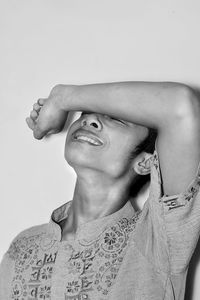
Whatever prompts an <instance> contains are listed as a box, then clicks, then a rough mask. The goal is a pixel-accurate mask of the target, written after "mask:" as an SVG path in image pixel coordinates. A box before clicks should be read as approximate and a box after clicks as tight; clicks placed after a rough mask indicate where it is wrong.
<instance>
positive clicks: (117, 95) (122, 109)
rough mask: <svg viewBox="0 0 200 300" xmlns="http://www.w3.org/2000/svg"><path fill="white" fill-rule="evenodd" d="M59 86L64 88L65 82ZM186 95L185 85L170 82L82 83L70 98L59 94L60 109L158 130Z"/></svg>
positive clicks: (183, 100) (182, 103) (183, 103)
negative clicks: (95, 113)
mask: <svg viewBox="0 0 200 300" xmlns="http://www.w3.org/2000/svg"><path fill="white" fill-rule="evenodd" d="M62 88H63V90H65V86H64V85H62ZM66 88H67V86H66ZM189 94H190V89H189V88H188V87H187V86H185V85H182V84H180V83H172V82H118V83H103V84H91V85H81V86H76V87H75V88H74V90H73V92H72V93H71V94H70V101H69V99H67V96H66V97H62V108H63V109H66V110H68V111H69V110H74V111H84V110H85V111H90V112H97V113H101V114H108V115H110V116H113V117H117V118H121V119H124V120H127V121H129V122H133V123H137V124H140V125H144V126H147V127H154V128H158V129H159V128H162V127H163V126H167V123H168V122H170V119H172V118H173V116H174V115H175V114H177V113H178V111H179V112H180V111H181V109H182V110H183V107H185V106H187V102H188V99H189V98H190V96H189ZM180 107H181V109H180Z"/></svg>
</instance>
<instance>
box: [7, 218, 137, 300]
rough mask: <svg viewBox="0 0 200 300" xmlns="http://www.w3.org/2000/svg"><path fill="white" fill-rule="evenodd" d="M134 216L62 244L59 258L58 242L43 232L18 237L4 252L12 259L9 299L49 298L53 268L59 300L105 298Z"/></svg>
mask: <svg viewBox="0 0 200 300" xmlns="http://www.w3.org/2000/svg"><path fill="white" fill-rule="evenodd" d="M138 218H139V214H136V215H134V216H133V217H132V218H130V219H128V218H123V219H121V220H119V221H118V222H117V223H116V224H114V225H112V226H110V227H109V226H108V227H106V228H105V229H104V231H103V232H102V233H101V234H100V235H99V236H97V237H95V239H94V240H89V241H88V240H85V239H83V240H76V241H75V242H74V243H73V245H71V244H70V243H69V242H68V243H63V244H62V245H61V246H62V247H61V248H60V252H59V260H57V256H58V245H60V244H59V243H58V241H55V240H52V239H51V238H49V237H47V235H46V234H45V233H41V234H37V235H34V236H31V237H22V238H20V239H18V240H17V241H16V242H14V243H13V244H12V246H11V247H10V249H9V251H8V253H9V256H10V258H11V259H13V260H14V261H15V273H14V277H13V281H12V294H11V299H12V300H41V299H42V300H50V299H51V296H52V275H53V274H54V270H55V274H54V275H55V278H56V281H55V283H54V284H56V286H57V284H58V286H59V293H60V292H61V293H63V299H65V300H75V299H76V300H84V299H87V300H93V299H95V297H96V296H97V294H98V295H99V296H98V297H99V298H98V299H101V300H105V299H107V297H108V293H109V291H110V289H111V288H112V286H113V284H114V282H115V280H116V277H117V275H118V273H119V269H120V266H121V264H122V262H123V258H124V255H125V251H126V247H127V244H128V240H129V236H130V233H132V232H133V230H134V228H135V225H136V222H137V220H138ZM59 247H60V246H59ZM55 262H57V265H56V266H55ZM56 282H57V283H56ZM54 297H55V296H54Z"/></svg>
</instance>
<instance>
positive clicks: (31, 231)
mask: <svg viewBox="0 0 200 300" xmlns="http://www.w3.org/2000/svg"><path fill="white" fill-rule="evenodd" d="M47 228H48V224H41V225H37V226H32V227H30V228H27V229H25V230H23V231H21V232H20V233H19V234H18V235H17V236H16V237H15V238H14V239H13V240H12V242H11V244H10V246H9V249H8V251H7V253H6V254H7V255H8V257H9V258H10V259H16V258H17V257H18V255H19V253H21V252H23V251H25V249H27V248H29V247H31V245H33V244H35V243H37V241H39V240H40V239H41V236H42V235H44V234H46V233H47Z"/></svg>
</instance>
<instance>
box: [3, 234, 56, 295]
mask: <svg viewBox="0 0 200 300" xmlns="http://www.w3.org/2000/svg"><path fill="white" fill-rule="evenodd" d="M47 241H48V242H47ZM54 244H55V241H52V240H51V241H50V240H49V239H47V238H46V237H45V235H44V234H42V235H35V236H33V237H30V238H25V237H23V238H21V239H19V240H17V241H16V242H14V243H13V244H12V245H11V247H10V249H9V251H8V254H9V255H10V257H11V258H12V259H13V258H14V259H15V276H14V278H13V283H12V294H11V299H14V300H26V299H28V300H32V299H34V300H36V299H50V297H51V295H50V294H51V276H52V272H53V265H54V263H55V260H56V255H57V252H53V253H51V252H48V251H45V247H46V250H49V249H50V248H51V247H52V246H53V245H54ZM50 245H51V246H50ZM24 278H29V279H28V280H27V281H26V280H25V279H24Z"/></svg>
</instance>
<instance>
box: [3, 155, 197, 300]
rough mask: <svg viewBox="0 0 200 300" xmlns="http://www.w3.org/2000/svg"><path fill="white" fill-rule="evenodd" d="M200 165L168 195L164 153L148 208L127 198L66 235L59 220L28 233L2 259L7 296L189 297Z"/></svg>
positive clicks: (70, 299) (73, 299)
mask: <svg viewBox="0 0 200 300" xmlns="http://www.w3.org/2000/svg"><path fill="white" fill-rule="evenodd" d="M199 186H200V170H199V169H198V172H197V175H196V177H195V178H194V180H193V182H192V183H191V184H190V185H189V187H188V189H187V190H186V191H184V192H183V193H181V194H179V195H174V196H166V195H164V196H163V195H162V193H161V190H162V183H161V176H160V168H159V160H158V155H157V152H156V151H155V153H154V155H153V156H152V160H151V185H150V195H149V198H148V200H147V201H146V202H145V204H144V207H143V209H142V211H141V212H136V211H134V209H133V207H132V205H131V203H130V202H129V201H128V202H127V203H126V204H125V206H124V207H123V208H122V209H120V210H119V211H117V212H115V213H114V214H112V215H110V216H106V217H103V218H99V219H97V220H94V221H91V222H88V223H85V224H82V225H81V226H80V227H79V228H78V230H77V233H76V237H75V239H74V240H73V241H61V229H60V226H59V225H58V223H59V222H60V221H61V220H63V219H64V218H67V211H68V209H69V206H70V202H68V203H67V204H64V205H63V206H61V207H60V208H58V209H56V210H55V211H54V212H53V214H52V216H51V220H50V222H49V223H48V224H44V225H40V226H35V227H32V228H29V229H27V230H25V231H23V232H21V233H20V234H19V235H18V236H17V237H16V238H15V239H14V241H13V242H12V243H11V246H10V248H9V249H8V251H7V253H6V254H5V255H4V257H3V260H2V262H1V266H0V299H2V300H11V299H12V300H41V299H48V300H85V299H87V300H121V299H125V300H161V299H162V300H172V299H173V300H183V299H184V290H185V281H186V275H187V270H188V264H189V261H190V258H191V256H192V254H193V251H194V249H195V247H196V244H197V241H198V238H199V232H200V199H199V198H200V193H199Z"/></svg>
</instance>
